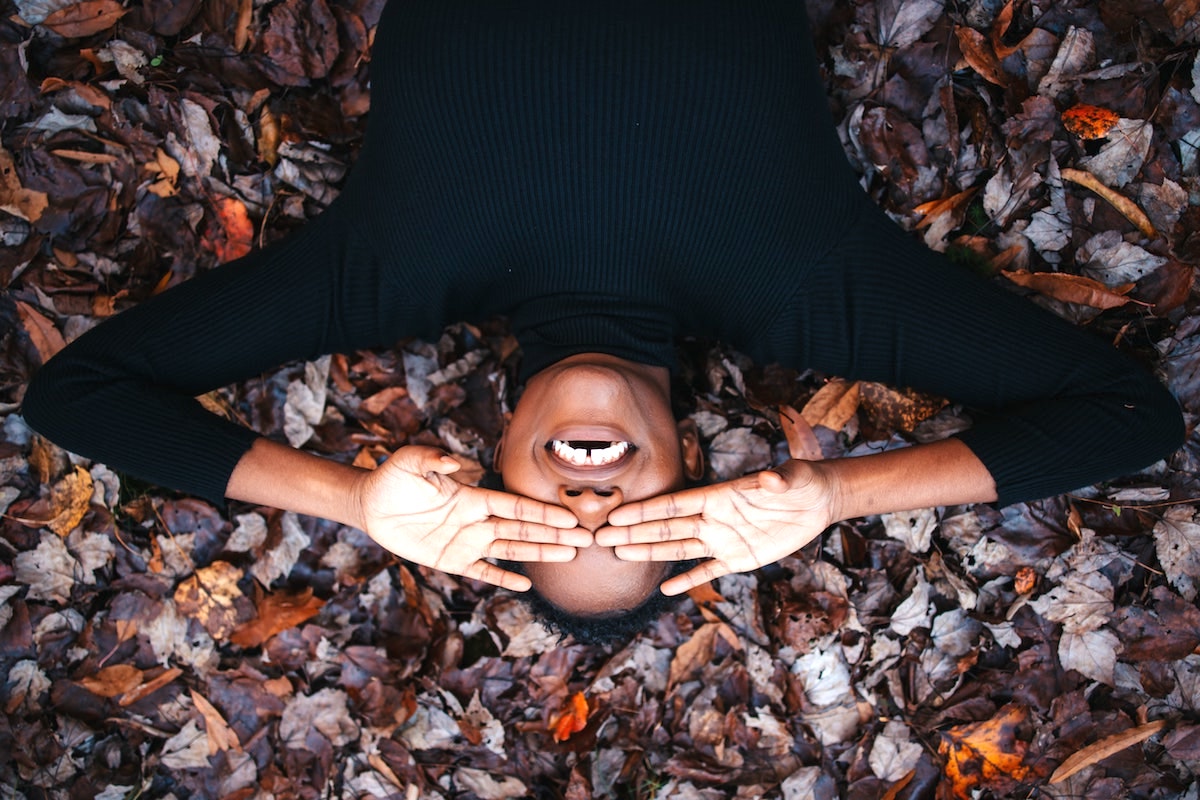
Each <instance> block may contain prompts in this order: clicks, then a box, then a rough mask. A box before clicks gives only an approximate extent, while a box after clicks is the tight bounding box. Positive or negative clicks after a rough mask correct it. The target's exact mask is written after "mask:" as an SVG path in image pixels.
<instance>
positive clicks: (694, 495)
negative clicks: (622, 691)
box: [596, 459, 836, 595]
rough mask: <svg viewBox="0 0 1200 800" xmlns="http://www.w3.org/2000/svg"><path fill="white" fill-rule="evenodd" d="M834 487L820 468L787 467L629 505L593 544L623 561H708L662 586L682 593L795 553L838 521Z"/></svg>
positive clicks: (801, 464) (616, 511) (793, 462)
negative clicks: (708, 559) (605, 549)
mask: <svg viewBox="0 0 1200 800" xmlns="http://www.w3.org/2000/svg"><path fill="white" fill-rule="evenodd" d="M834 499H835V498H834V490H833V482H832V481H831V480H830V478H829V477H828V475H827V474H826V473H825V472H824V471H823V470H822V469H821V468H820V467H819V466H818V465H815V464H813V463H811V462H807V461H798V460H795V459H792V460H790V461H787V462H786V463H784V464H782V465H780V466H779V467H776V468H775V469H773V470H768V471H765V472H759V473H756V474H754V475H747V476H745V477H743V478H738V479H736V480H732V481H726V482H724V483H718V484H714V485H712V486H704V487H701V488H698V489H686V490H684V491H682V492H676V493H674V494H666V495H660V496H659V497H653V498H650V499H648V500H642V501H640V502H636V503H629V504H626V505H623V506H620V507H618V508H616V509H614V510H613V512H612V513H611V514H609V516H608V521H609V525H610V527H605V528H601V529H600V530H598V531H596V544H598V545H600V546H602V547H615V548H616V554H617V557H618V558H621V559H624V560H626V561H683V560H686V559H691V558H704V557H708V558H710V559H711V560H710V561H705V562H704V563H702V564H700V565H698V566H697V567H695V568H693V569H691V570H689V571H688V572H685V573H684V574H682V575H677V576H675V577H674V578H671V579H670V580H668V581H667V582H666V583H664V584H663V585H662V591H663V594H668V595H673V594H680V593H682V592H686V591H687V590H688V589H691V588H693V587H695V586H699V585H700V584H702V583H706V582H707V581H711V580H713V579H714V578H719V577H720V576H722V575H728V574H729V573H731V572H747V571H749V570H753V569H757V568H758V567H761V566H763V565H764V564H770V563H773V562H775V561H778V560H779V559H781V558H783V557H784V556H787V555H790V554H791V553H794V552H796V551H797V550H799V549H800V548H801V547H803V546H804V545H806V544H808V543H809V542H810V541H812V539H814V538H815V537H816V536H817V534H819V533H821V531H823V530H825V528H827V527H828V526H829V525H831V524H832V523H833V522H835V521H836V520H835V519H834V515H835V512H834V511H833V509H834V503H833V501H834Z"/></svg>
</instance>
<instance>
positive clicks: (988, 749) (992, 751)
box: [938, 704, 1029, 800]
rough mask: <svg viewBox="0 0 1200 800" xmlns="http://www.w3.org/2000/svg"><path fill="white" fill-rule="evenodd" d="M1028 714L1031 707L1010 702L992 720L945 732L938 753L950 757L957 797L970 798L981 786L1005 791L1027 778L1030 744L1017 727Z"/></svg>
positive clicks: (951, 779) (948, 767) (951, 782)
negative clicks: (1018, 735)
mask: <svg viewBox="0 0 1200 800" xmlns="http://www.w3.org/2000/svg"><path fill="white" fill-rule="evenodd" d="M1028 718H1029V711H1028V709H1026V708H1025V707H1024V706H1019V705H1015V704H1010V705H1007V706H1005V707H1004V708H1002V709H1000V711H999V712H997V714H996V716H994V717H992V718H991V719H989V720H985V721H983V722H972V723H970V724H968V725H956V726H954V727H952V728H950V729H949V730H946V731H944V732H942V734H941V741H940V742H939V744H938V753H939V754H940V755H941V756H942V757H943V758H945V759H946V780H947V781H949V787H950V789H951V791H952V792H953V796H954V797H956V798H962V799H963V800H967V799H968V798H971V797H974V796H975V792H976V791H977V790H979V789H990V790H992V792H993V793H1001V792H1003V791H1004V789H1005V788H1006V787H1007V786H1010V785H1012V784H1013V783H1016V782H1019V781H1021V780H1024V778H1025V775H1026V774H1027V773H1028V772H1029V768H1028V767H1027V766H1025V764H1024V761H1025V753H1026V751H1027V749H1028V744H1026V743H1025V742H1023V741H1021V740H1020V739H1018V738H1017V729H1018V728H1019V727H1020V726H1021V725H1024V724H1025V722H1026V721H1027V720H1028Z"/></svg>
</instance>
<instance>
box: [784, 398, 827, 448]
mask: <svg viewBox="0 0 1200 800" xmlns="http://www.w3.org/2000/svg"><path fill="white" fill-rule="evenodd" d="M779 427H780V428H782V429H783V436H784V438H785V439H787V444H788V455H789V456H791V457H792V458H795V459H798V460H801V461H820V460H821V459H822V458H824V457H825V456H824V454H823V453H822V452H821V443H820V442H819V441H817V435H816V434H815V433H813V429H812V425H809V424H808V421H807V420H806V419H804V416H803V415H802V414H801V413H800V412H799V411H797V410H796V409H794V408H792V407H791V406H780V407H779Z"/></svg>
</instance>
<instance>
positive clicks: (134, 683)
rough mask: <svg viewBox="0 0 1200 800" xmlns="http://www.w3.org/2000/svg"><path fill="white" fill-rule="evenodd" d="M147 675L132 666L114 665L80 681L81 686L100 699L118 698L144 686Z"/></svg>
mask: <svg viewBox="0 0 1200 800" xmlns="http://www.w3.org/2000/svg"><path fill="white" fill-rule="evenodd" d="M144 675H145V673H143V672H142V671H141V670H140V669H138V668H137V667H135V666H133V665H132V664H113V665H112V666H110V667H104V668H103V669H100V670H97V671H96V673H95V674H93V675H87V676H85V677H83V678H80V679H79V685H80V686H82V687H83V688H85V689H87V690H88V691H89V692H91V693H92V694H94V695H99V696H100V697H110V698H111V697H118V696H120V695H123V694H125V693H126V692H128V691H130V690H131V689H135V688H137V687H138V686H141V685H142V680H143V679H144Z"/></svg>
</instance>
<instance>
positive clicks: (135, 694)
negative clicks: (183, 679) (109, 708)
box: [117, 667, 183, 708]
mask: <svg viewBox="0 0 1200 800" xmlns="http://www.w3.org/2000/svg"><path fill="white" fill-rule="evenodd" d="M182 674H183V670H181V669H180V668H179V667H171V668H170V669H168V670H166V671H164V672H162V673H161V674H159V675H158V676H156V677H154V678H151V679H150V680H148V681H146V682H145V683H143V684H142V685H141V686H138V687H137V688H135V689H132V690H131V691H129V692H127V693H126V694H125V695H124V696H123V697H122V698H121V699H120V700H118V701H117V705H119V706H121V708H125V707H126V706H131V705H133V704H134V703H136V702H137V701H138V700H141V699H142V698H143V697H149V696H150V695H152V694H154V693H155V692H157V691H158V690H159V689H161V688H163V687H164V686H166V685H167V684H168V683H170V682H171V681H173V680H175V679H176V678H178V677H179V676H180V675H182Z"/></svg>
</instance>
